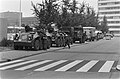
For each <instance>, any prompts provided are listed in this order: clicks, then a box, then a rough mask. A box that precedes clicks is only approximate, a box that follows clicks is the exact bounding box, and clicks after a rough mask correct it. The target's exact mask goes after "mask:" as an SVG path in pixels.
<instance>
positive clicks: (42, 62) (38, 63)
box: [15, 60, 52, 70]
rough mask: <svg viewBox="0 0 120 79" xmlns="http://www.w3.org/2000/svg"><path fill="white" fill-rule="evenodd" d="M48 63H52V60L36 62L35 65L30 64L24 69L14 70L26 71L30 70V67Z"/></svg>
mask: <svg viewBox="0 0 120 79" xmlns="http://www.w3.org/2000/svg"><path fill="white" fill-rule="evenodd" d="M50 61H52V60H44V61H41V62H37V63H34V64H30V65H27V66H24V67H20V68H17V69H15V70H26V69H29V68H32V67H35V66H38V65H41V64H44V63H47V62H50Z"/></svg>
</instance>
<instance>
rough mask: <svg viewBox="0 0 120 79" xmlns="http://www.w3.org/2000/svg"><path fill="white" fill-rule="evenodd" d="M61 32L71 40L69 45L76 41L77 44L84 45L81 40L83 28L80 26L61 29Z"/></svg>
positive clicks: (82, 39)
mask: <svg viewBox="0 0 120 79" xmlns="http://www.w3.org/2000/svg"><path fill="white" fill-rule="evenodd" d="M61 31H63V32H65V33H66V34H67V35H68V36H69V37H70V40H71V44H72V43H73V42H74V43H75V42H76V41H79V43H84V42H85V41H84V38H83V28H82V26H81V25H80V26H74V27H62V28H61Z"/></svg>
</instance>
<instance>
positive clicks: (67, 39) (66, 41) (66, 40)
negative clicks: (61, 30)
mask: <svg viewBox="0 0 120 79" xmlns="http://www.w3.org/2000/svg"><path fill="white" fill-rule="evenodd" d="M66 45H68V48H69V49H70V40H69V36H68V35H67V34H66V35H65V46H66Z"/></svg>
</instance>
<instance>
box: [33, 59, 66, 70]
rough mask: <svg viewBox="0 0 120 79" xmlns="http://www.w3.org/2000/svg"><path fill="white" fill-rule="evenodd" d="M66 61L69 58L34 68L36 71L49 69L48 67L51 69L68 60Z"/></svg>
mask: <svg viewBox="0 0 120 79" xmlns="http://www.w3.org/2000/svg"><path fill="white" fill-rule="evenodd" d="M66 61H68V60H60V61H57V62H54V63H52V64H49V65H46V66H44V67H41V68H38V69H36V70H34V71H45V70H47V69H49V68H52V67H54V66H57V65H59V64H61V63H64V62H66Z"/></svg>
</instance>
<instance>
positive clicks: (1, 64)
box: [0, 60, 24, 66]
mask: <svg viewBox="0 0 120 79" xmlns="http://www.w3.org/2000/svg"><path fill="white" fill-rule="evenodd" d="M20 61H24V60H15V61H9V62H5V63H0V66H3V65H7V64H12V63H16V62H20Z"/></svg>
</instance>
